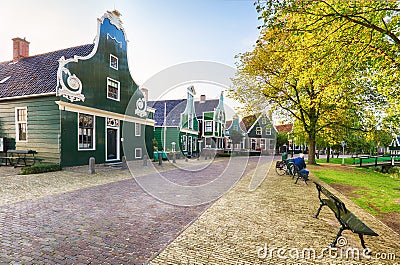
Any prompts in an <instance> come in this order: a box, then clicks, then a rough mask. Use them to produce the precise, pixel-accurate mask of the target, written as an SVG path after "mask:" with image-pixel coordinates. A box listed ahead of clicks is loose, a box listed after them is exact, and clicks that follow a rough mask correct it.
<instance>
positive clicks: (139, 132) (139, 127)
mask: <svg viewBox="0 0 400 265" xmlns="http://www.w3.org/2000/svg"><path fill="white" fill-rule="evenodd" d="M141 135H142V125H141V124H140V123H135V136H141Z"/></svg>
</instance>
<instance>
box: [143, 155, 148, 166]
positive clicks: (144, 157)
mask: <svg viewBox="0 0 400 265" xmlns="http://www.w3.org/2000/svg"><path fill="white" fill-rule="evenodd" d="M143 166H144V167H147V155H144V156H143Z"/></svg>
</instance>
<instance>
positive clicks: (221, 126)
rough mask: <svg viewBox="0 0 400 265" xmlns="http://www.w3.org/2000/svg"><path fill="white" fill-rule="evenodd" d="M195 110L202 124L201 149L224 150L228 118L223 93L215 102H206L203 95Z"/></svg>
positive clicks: (200, 132)
mask: <svg viewBox="0 0 400 265" xmlns="http://www.w3.org/2000/svg"><path fill="white" fill-rule="evenodd" d="M195 108H196V114H197V118H198V120H199V122H200V123H199V124H200V130H199V135H200V140H201V144H200V148H201V149H203V148H211V149H217V150H224V149H225V145H226V143H225V122H226V118H225V109H224V96H223V93H221V95H220V98H219V99H214V100H206V99H205V96H204V95H202V96H201V97H200V101H196V102H195Z"/></svg>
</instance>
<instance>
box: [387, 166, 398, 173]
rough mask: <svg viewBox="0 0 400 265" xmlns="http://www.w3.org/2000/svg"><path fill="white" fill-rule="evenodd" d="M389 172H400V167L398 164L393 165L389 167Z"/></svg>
mask: <svg viewBox="0 0 400 265" xmlns="http://www.w3.org/2000/svg"><path fill="white" fill-rule="evenodd" d="M388 173H389V174H398V173H400V167H398V166H394V167H391V168H389V170H388Z"/></svg>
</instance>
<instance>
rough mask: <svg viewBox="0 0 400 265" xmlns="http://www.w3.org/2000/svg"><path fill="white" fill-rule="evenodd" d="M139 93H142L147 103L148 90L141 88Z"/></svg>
mask: <svg viewBox="0 0 400 265" xmlns="http://www.w3.org/2000/svg"><path fill="white" fill-rule="evenodd" d="M140 91H142V93H143V95H144V99H145V100H146V102H147V101H149V90H148V89H147V88H144V87H142V88H141V89H140Z"/></svg>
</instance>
